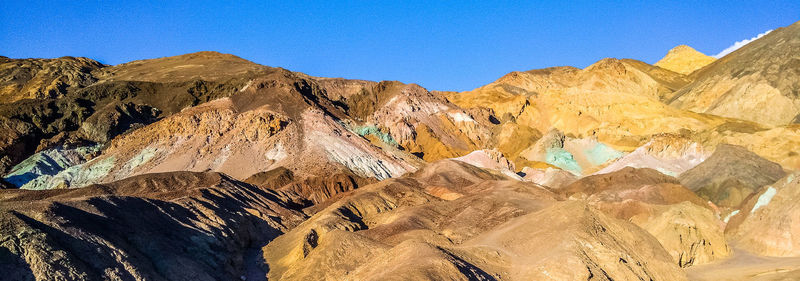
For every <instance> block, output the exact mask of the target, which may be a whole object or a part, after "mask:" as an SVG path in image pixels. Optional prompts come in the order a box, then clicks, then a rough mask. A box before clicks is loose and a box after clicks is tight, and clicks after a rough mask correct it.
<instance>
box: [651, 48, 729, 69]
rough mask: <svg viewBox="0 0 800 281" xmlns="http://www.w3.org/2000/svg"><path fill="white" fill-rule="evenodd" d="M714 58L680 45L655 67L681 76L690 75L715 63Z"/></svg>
mask: <svg viewBox="0 0 800 281" xmlns="http://www.w3.org/2000/svg"><path fill="white" fill-rule="evenodd" d="M713 61H714V58H712V57H710V56H707V55H705V54H703V53H701V52H698V51H697V50H695V49H694V48H692V47H689V46H687V45H678V46H675V48H672V49H671V50H669V52H667V55H666V56H664V58H662V59H661V60H659V61H658V62H656V63H655V64H654V65H655V66H658V67H661V68H664V69H668V70H671V71H674V72H677V73H680V74H684V75H688V74H690V73H692V72H694V71H695V70H697V69H700V68H701V67H703V66H706V65H708V64H709V63H711V62H713Z"/></svg>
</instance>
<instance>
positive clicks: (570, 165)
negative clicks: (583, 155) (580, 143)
mask: <svg viewBox="0 0 800 281" xmlns="http://www.w3.org/2000/svg"><path fill="white" fill-rule="evenodd" d="M545 162H547V164H550V165H553V166H556V167H559V168H561V169H564V170H567V171H570V172H572V173H573V174H576V175H580V174H581V173H582V172H583V169H581V166H579V165H578V162H576V161H575V158H574V157H573V156H572V153H569V151H566V150H564V149H563V148H550V149H548V150H547V156H546V159H545Z"/></svg>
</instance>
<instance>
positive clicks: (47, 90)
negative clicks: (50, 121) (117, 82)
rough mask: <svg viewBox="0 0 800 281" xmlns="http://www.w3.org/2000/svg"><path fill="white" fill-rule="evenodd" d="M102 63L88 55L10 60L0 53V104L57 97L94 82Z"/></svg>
mask: <svg viewBox="0 0 800 281" xmlns="http://www.w3.org/2000/svg"><path fill="white" fill-rule="evenodd" d="M105 66H106V65H103V64H102V63H99V62H97V61H95V60H92V59H88V58H75V57H62V58H57V59H10V58H7V57H3V56H0V103H13V102H16V101H19V100H23V99H46V98H59V97H62V96H64V95H65V94H66V93H67V92H69V91H70V90H73V89H77V88H82V87H86V86H88V85H91V84H92V83H94V82H96V81H97V78H96V77H95V76H94V75H93V74H92V72H93V71H96V70H99V69H101V68H103V67H105Z"/></svg>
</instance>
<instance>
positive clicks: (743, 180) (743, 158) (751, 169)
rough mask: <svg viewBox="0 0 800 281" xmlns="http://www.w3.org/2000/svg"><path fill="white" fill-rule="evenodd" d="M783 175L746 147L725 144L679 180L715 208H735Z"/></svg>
mask: <svg viewBox="0 0 800 281" xmlns="http://www.w3.org/2000/svg"><path fill="white" fill-rule="evenodd" d="M784 175H785V172H784V171H783V168H782V167H781V166H780V165H779V164H777V163H774V162H771V161H769V160H766V159H764V158H761V157H760V156H758V155H756V154H755V153H752V152H750V151H748V150H747V149H745V148H743V147H740V146H734V145H727V144H723V145H719V146H718V147H717V148H716V150H715V151H714V153H713V154H711V156H710V157H708V159H706V160H705V161H704V162H703V163H700V164H699V165H697V166H695V167H694V168H692V169H691V170H688V171H686V172H685V173H683V174H681V175H680V177H679V179H680V182H681V184H682V185H684V186H686V187H687V188H689V189H691V190H693V191H694V192H696V193H697V194H698V195H700V197H703V198H705V199H707V200H710V201H711V202H714V204H717V205H719V206H724V207H736V206H738V205H739V204H741V203H742V201H743V200H744V199H745V198H747V197H748V196H749V195H750V194H751V193H753V192H754V191H756V190H757V189H758V188H760V187H762V186H765V185H768V184H771V183H774V182H775V181H777V180H778V179H780V178H782V177H783V176H784Z"/></svg>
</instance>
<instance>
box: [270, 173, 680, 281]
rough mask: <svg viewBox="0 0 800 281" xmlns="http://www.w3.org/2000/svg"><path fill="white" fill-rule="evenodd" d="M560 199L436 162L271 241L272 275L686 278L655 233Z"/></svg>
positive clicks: (354, 196) (364, 191)
mask: <svg viewBox="0 0 800 281" xmlns="http://www.w3.org/2000/svg"><path fill="white" fill-rule="evenodd" d="M512 198H513V199H512ZM559 200H563V199H561V198H560V197H559V196H558V195H556V194H553V193H551V192H550V191H548V190H546V189H544V188H542V187H540V186H537V185H534V184H530V183H524V182H519V181H510V180H509V178H507V177H505V176H502V175H501V174H499V173H495V172H492V171H489V170H481V169H478V168H476V167H474V166H471V165H468V164H465V163H463V162H460V161H451V160H443V161H439V162H435V163H432V164H429V165H428V166H426V167H424V168H422V169H421V170H419V171H417V172H415V173H414V174H412V175H408V176H405V177H401V178H398V179H390V180H386V181H382V182H379V183H375V184H372V185H368V186H365V187H362V188H359V189H357V190H355V191H353V192H352V193H351V194H350V195H349V196H348V197H346V198H343V199H340V200H339V201H337V202H335V203H333V204H331V205H330V206H328V207H327V208H325V209H323V210H321V211H319V212H318V213H316V214H315V215H314V216H313V217H311V218H310V219H309V220H307V221H306V222H304V223H303V224H301V225H300V226H298V227H297V228H295V229H294V230H292V231H291V232H289V233H287V234H286V235H283V236H281V237H279V238H278V239H276V240H275V241H273V242H272V243H270V244H269V245H267V246H266V247H265V248H264V249H263V254H264V257H265V260H266V262H267V264H268V265H269V268H270V272H269V273H268V277H269V278H270V279H276V280H307V279H309V278H312V279H325V280H334V279H336V280H384V279H394V278H399V276H402V278H403V279H405V280H429V279H437V280H441V279H445V280H537V279H542V278H554V279H557V280H573V279H592V278H594V277H592V276H605V277H604V278H606V279H614V280H628V279H631V278H633V279H638V278H643V279H645V280H683V279H685V276H684V273H683V272H682V271H681V270H680V269H679V267H678V266H677V265H676V264H673V263H672V262H671V261H670V257H669V254H668V253H667V252H665V251H664V250H663V249H662V248H661V247H660V245H659V244H658V242H657V241H656V239H655V238H653V237H652V236H650V235H649V234H647V233H646V232H644V231H642V230H640V229H638V228H636V227H635V226H633V225H631V224H628V223H626V222H623V221H620V220H616V219H613V218H610V217H608V216H606V215H604V214H602V213H601V212H599V211H597V210H594V209H592V208H590V207H588V206H586V205H585V204H582V203H579V202H559ZM542 225H548V226H549V227H546V228H542V227H541V226H542ZM598 249H602V250H598ZM620 260H624V262H620ZM645 260H646V261H645ZM556 264H558V266H556ZM564 265H568V266H564ZM567 269H568V270H567Z"/></svg>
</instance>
